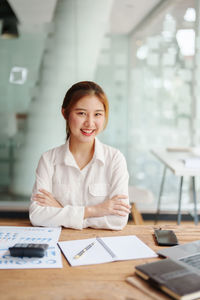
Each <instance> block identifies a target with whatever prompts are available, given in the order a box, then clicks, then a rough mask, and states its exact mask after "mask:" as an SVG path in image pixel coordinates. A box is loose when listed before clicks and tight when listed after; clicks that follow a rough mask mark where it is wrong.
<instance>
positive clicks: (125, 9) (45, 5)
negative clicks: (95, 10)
mask: <svg viewBox="0 0 200 300" xmlns="http://www.w3.org/2000/svg"><path fill="white" fill-rule="evenodd" d="M58 1H67V0H58ZM72 1H76V3H77V4H78V2H79V1H84V0H72ZM93 1H94V0H92V1H91V4H92V2H93ZM96 1H99V0H96ZM56 2H57V0H42V1H41V0H34V1H33V0H9V3H10V5H11V7H12V8H13V10H14V11H15V13H16V15H17V17H18V19H19V20H20V23H21V24H22V26H23V25H25V24H26V25H34V24H37V25H39V24H43V23H49V22H51V20H52V18H53V14H54V9H55V6H56ZM159 2H163V0H148V1H146V0H113V5H112V10H111V15H110V24H109V25H108V31H110V32H111V33H115V34H125V33H128V32H130V31H131V30H134V28H135V27H136V26H137V25H138V24H139V23H140V22H141V20H143V18H145V16H147V15H148V13H149V12H150V11H151V10H152V9H153V8H154V7H155V6H156V5H157V4H158V3H159Z"/></svg>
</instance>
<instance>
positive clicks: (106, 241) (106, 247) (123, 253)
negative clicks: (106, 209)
mask: <svg viewBox="0 0 200 300" xmlns="http://www.w3.org/2000/svg"><path fill="white" fill-rule="evenodd" d="M93 242H94V245H92V247H90V248H89V249H88V250H87V251H85V253H84V254H83V255H81V256H80V257H79V258H78V259H75V256H76V255H77V254H78V253H80V252H81V251H82V250H83V249H85V248H87V247H88V245H91V244H92V243H93ZM58 245H59V247H60V248H61V250H62V252H63V254H64V255H65V257H66V259H67V260H68V262H69V263H70V265H71V266H80V265H92V264H101V263H107V262H112V261H119V260H129V259H140V258H148V257H157V254H156V253H155V252H154V251H153V250H152V249H150V248H149V247H148V246H147V245H146V244H145V243H143V242H142V241H141V240H140V239H139V238H137V237H136V236H135V235H128V236H115V237H101V238H100V237H97V238H92V239H84V240H74V241H65V242H59V243H58Z"/></svg>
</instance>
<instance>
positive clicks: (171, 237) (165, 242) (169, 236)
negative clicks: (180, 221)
mask: <svg viewBox="0 0 200 300" xmlns="http://www.w3.org/2000/svg"><path fill="white" fill-rule="evenodd" d="M154 234H155V238H156V241H157V243H158V245H159V246H175V245H178V239H177V237H176V235H175V233H174V231H173V230H164V229H155V230H154Z"/></svg>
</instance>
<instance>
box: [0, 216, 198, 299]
mask: <svg viewBox="0 0 200 300" xmlns="http://www.w3.org/2000/svg"><path fill="white" fill-rule="evenodd" d="M0 225H1V226H9V225H12V226H30V223H29V221H28V220H27V221H26V220H19V221H17V220H0ZM154 228H155V226H150V225H148V226H143V225H140V226H136V225H127V226H126V228H125V229H124V230H122V231H118V232H116V231H109V230H95V229H84V230H82V231H78V230H72V229H63V230H62V233H61V236H60V240H73V239H83V238H91V237H95V236H96V235H99V236H118V235H129V234H132V235H137V236H138V237H139V238H140V239H141V240H142V241H143V242H145V243H146V244H147V245H148V246H150V247H151V248H152V249H153V250H155V251H157V250H158V249H159V248H160V247H158V246H156V244H155V241H154V238H153V230H154ZM164 228H170V229H174V231H175V233H176V234H177V237H178V239H179V241H180V243H185V242H190V241H193V240H197V239H199V237H200V227H197V226H190V227H184V226H170V225H168V226H167V225H166V226H164ZM157 259H158V258H151V259H144V260H131V261H122V262H112V263H106V264H100V265H92V266H80V267H70V266H69V264H68V262H67V261H66V259H65V258H64V256H62V260H63V268H62V269H27V270H22V269H21V270H20V269H19V270H0V299H1V300H8V299H9V300H10V299H13V300H29V299H31V300H37V299H39V300H43V299H45V300H46V299H47V300H64V299H66V300H72V299H73V300H76V299H90V300H105V299H106V300H141V299H142V300H150V299H151V298H150V297H149V296H148V295H145V294H144V293H143V292H141V291H139V290H138V289H137V288H135V287H133V286H131V285H130V284H128V283H127V282H125V279H126V277H127V276H131V275H132V274H133V273H134V266H135V265H138V264H142V263H145V262H148V261H149V262H150V261H153V260H157ZM158 295H160V298H159V299H161V300H162V299H169V298H168V297H167V296H164V294H159V293H158Z"/></svg>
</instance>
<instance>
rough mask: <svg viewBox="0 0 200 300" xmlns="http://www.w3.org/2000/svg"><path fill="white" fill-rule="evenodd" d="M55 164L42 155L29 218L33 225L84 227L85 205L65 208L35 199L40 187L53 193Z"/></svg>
mask: <svg viewBox="0 0 200 300" xmlns="http://www.w3.org/2000/svg"><path fill="white" fill-rule="evenodd" d="M52 175H53V165H52V163H51V162H50V160H49V159H48V158H47V157H46V156H45V154H43V155H42V157H41V159H40V161H39V163H38V167H37V170H36V180H35V184H34V187H33V191H32V196H31V203H30V207H29V218H30V221H31V223H32V225H33V226H47V227H58V226H64V227H68V228H74V229H82V228H83V219H84V207H83V206H71V205H66V206H65V207H63V208H58V207H50V206H45V207H44V206H40V205H38V204H37V203H36V201H33V195H34V194H36V193H39V189H45V190H47V191H49V192H50V193H52Z"/></svg>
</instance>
